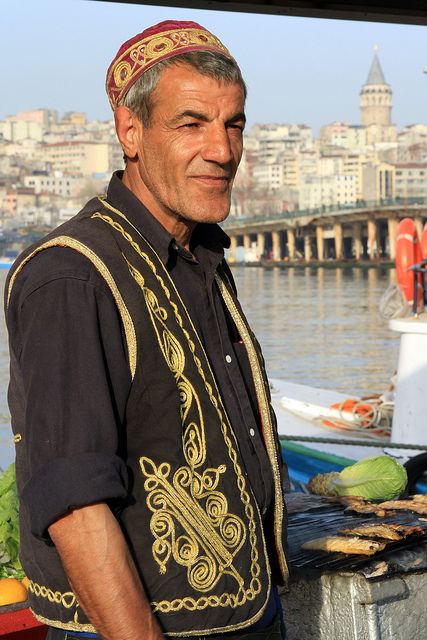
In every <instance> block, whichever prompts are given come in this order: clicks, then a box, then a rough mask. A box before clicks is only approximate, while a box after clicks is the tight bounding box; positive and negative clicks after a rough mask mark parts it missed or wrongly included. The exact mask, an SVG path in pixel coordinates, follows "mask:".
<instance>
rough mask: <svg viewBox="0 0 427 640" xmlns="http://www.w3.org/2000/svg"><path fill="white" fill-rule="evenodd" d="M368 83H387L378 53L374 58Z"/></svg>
mask: <svg viewBox="0 0 427 640" xmlns="http://www.w3.org/2000/svg"><path fill="white" fill-rule="evenodd" d="M366 84H387V83H386V81H385V77H384V73H383V70H382V69H381V65H380V61H379V60H378V55H377V53H374V59H373V60H372V64H371V68H370V70H369V74H368V79H367V80H366Z"/></svg>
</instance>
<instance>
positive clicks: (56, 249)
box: [7, 246, 110, 306]
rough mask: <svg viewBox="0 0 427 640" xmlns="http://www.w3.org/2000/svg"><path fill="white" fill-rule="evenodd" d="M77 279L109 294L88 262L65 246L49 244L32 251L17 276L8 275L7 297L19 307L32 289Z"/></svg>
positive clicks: (106, 287) (99, 276) (97, 273)
mask: <svg viewBox="0 0 427 640" xmlns="http://www.w3.org/2000/svg"><path fill="white" fill-rule="evenodd" d="M69 280H74V281H80V282H81V283H82V284H83V285H88V286H92V287H94V288H98V289H100V290H102V291H104V292H105V293H107V294H109V293H110V292H109V288H108V286H107V285H106V284H105V281H104V279H103V278H102V276H101V275H100V273H99V272H98V270H97V269H96V268H95V267H94V265H93V264H92V262H91V261H90V260H88V259H87V258H86V257H85V256H84V255H82V254H81V253H79V252H78V251H74V250H73V249H71V248H69V247H61V246H53V247H49V248H47V249H44V250H42V251H39V252H38V253H37V254H35V255H34V256H33V257H32V258H31V260H29V261H28V262H27V263H26V264H25V266H24V267H23V268H22V269H21V270H20V272H19V277H17V278H15V279H12V278H9V280H8V283H7V289H8V291H7V294H8V298H9V299H12V292H13V299H15V301H16V302H17V303H18V305H19V306H20V305H21V304H22V303H23V302H24V301H25V300H26V299H27V298H28V297H29V296H30V295H31V294H32V293H34V291H37V290H38V289H40V288H41V287H43V286H46V285H49V284H53V285H56V286H61V281H62V282H64V281H69Z"/></svg>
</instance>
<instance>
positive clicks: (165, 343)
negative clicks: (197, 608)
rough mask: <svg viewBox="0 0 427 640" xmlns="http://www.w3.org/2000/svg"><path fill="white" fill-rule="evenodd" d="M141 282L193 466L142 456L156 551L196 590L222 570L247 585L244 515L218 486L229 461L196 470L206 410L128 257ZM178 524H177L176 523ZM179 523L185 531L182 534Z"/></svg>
mask: <svg viewBox="0 0 427 640" xmlns="http://www.w3.org/2000/svg"><path fill="white" fill-rule="evenodd" d="M126 262H127V264H128V268H129V271H130V273H131V275H132V276H133V278H134V279H135V281H136V282H137V283H138V285H139V286H140V288H141V290H142V292H143V294H144V298H145V302H146V305H147V308H148V311H149V314H150V319H151V322H152V325H153V327H154V330H155V333H156V337H157V341H158V344H159V347H160V350H161V352H162V354H163V357H164V359H165V361H166V363H167V365H168V367H169V369H170V370H171V372H172V373H173V375H174V378H175V381H176V383H177V386H178V389H179V392H180V410H181V420H182V424H183V452H184V457H185V460H186V462H187V465H188V466H182V467H180V468H178V469H177V470H176V471H175V473H174V474H173V477H172V478H171V477H170V476H171V465H170V464H168V463H165V462H164V463H162V464H160V465H158V466H157V465H156V464H155V462H154V461H153V460H151V459H150V458H147V457H141V459H140V464H141V469H142V472H143V474H144V476H145V478H146V480H145V483H144V488H145V490H146V491H147V493H148V496H147V505H148V507H149V509H150V510H151V511H152V512H153V514H154V515H153V516H152V518H151V522H150V529H151V532H152V534H153V536H154V538H155V542H154V544H153V547H152V550H153V556H154V558H155V560H156V562H157V563H158V565H159V567H160V573H166V570H167V564H168V562H169V560H170V558H171V557H173V559H174V560H175V562H176V563H178V564H179V565H182V566H184V567H187V579H188V583H189V584H190V586H191V587H192V588H193V589H195V590H196V591H201V592H206V591H210V590H212V589H213V587H214V586H215V585H216V584H217V582H218V580H219V579H220V578H221V576H222V575H223V574H229V575H231V576H233V578H234V579H235V580H236V582H237V584H238V586H239V588H243V579H242V578H241V576H240V575H239V573H238V572H237V571H236V569H235V568H234V566H233V559H234V556H235V555H236V553H237V552H238V551H239V550H240V548H241V547H242V545H243V544H244V542H245V539H246V528H245V526H244V524H243V522H242V520H241V519H240V518H238V517H237V516H235V515H233V514H230V513H229V512H228V503H227V499H226V497H225V496H224V494H223V493H221V492H220V491H218V490H217V486H218V483H219V480H220V475H221V474H222V473H224V472H225V470H226V467H225V465H221V466H220V467H218V468H210V469H205V470H203V472H200V471H197V469H200V467H201V466H202V465H203V464H204V463H205V460H206V440H205V430H204V419H203V412H202V408H201V405H200V400H199V398H198V396H197V393H196V392H195V390H194V387H193V386H192V384H191V383H190V381H189V380H188V378H187V377H186V376H185V373H184V370H185V354H184V350H183V348H182V346H181V345H180V343H179V341H178V340H177V338H176V337H175V336H174V335H173V334H172V333H171V331H170V330H169V328H168V326H167V323H166V321H167V318H168V314H167V311H166V309H165V308H164V307H162V306H160V304H159V301H158V298H157V296H156V295H155V293H154V292H153V291H151V290H150V289H149V288H148V287H147V286H146V285H145V280H144V277H143V275H142V274H141V273H140V272H139V271H138V269H136V268H135V267H134V266H133V265H131V264H130V263H129V261H128V260H126ZM177 525H178V526H177ZM178 529H179V530H180V531H182V532H184V533H183V534H182V535H179V534H178Z"/></svg>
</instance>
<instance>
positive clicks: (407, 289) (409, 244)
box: [396, 218, 427, 307]
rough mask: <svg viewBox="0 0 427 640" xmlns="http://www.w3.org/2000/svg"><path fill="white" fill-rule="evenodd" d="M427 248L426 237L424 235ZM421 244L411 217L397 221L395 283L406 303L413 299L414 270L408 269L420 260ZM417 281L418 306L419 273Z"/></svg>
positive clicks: (421, 298)
mask: <svg viewBox="0 0 427 640" xmlns="http://www.w3.org/2000/svg"><path fill="white" fill-rule="evenodd" d="M426 248H427V237H426ZM421 259H422V258H421V246H420V242H419V240H418V233H417V229H416V226H415V223H414V221H413V220H412V219H411V218H404V219H403V220H401V221H400V222H399V226H398V228H397V240H396V275H397V283H398V285H399V287H400V288H401V289H402V291H403V293H404V295H405V298H406V299H407V301H408V304H410V305H412V304H413V300H414V272H413V271H408V269H409V268H410V267H412V265H414V264H417V263H419V262H421ZM417 281H418V307H422V302H423V290H422V279H421V274H418V276H417Z"/></svg>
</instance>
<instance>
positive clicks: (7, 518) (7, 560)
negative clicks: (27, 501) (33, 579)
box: [0, 464, 25, 580]
mask: <svg viewBox="0 0 427 640" xmlns="http://www.w3.org/2000/svg"><path fill="white" fill-rule="evenodd" d="M18 556H19V502H18V494H17V490H16V478H15V465H14V464H11V465H10V467H8V469H7V470H6V471H5V472H4V473H3V474H2V475H1V476H0V578H17V579H18V580H22V578H23V577H24V575H25V574H24V572H23V570H22V566H21V563H20V562H19V557H18Z"/></svg>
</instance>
